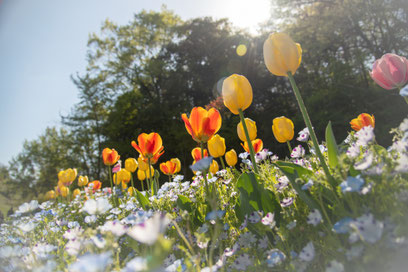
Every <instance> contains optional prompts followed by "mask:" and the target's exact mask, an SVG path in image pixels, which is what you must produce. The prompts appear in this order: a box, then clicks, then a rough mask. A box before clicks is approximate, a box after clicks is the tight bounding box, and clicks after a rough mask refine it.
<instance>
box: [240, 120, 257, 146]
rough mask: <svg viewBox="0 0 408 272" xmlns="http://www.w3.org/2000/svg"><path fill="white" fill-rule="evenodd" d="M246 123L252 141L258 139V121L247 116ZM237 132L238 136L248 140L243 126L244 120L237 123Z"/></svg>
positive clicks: (244, 140)
mask: <svg viewBox="0 0 408 272" xmlns="http://www.w3.org/2000/svg"><path fill="white" fill-rule="evenodd" d="M245 124H246V126H247V129H248V134H249V139H250V140H251V141H253V140H255V139H256V135H257V128H256V123H255V121H253V120H251V119H249V118H245ZM237 133H238V137H239V139H240V140H241V141H243V142H246V140H247V139H246V137H245V131H244V128H243V127H242V122H239V124H238V125H237Z"/></svg>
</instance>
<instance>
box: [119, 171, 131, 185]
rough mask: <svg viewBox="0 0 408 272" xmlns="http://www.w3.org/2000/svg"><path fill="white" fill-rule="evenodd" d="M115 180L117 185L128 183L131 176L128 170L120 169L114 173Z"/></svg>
mask: <svg viewBox="0 0 408 272" xmlns="http://www.w3.org/2000/svg"><path fill="white" fill-rule="evenodd" d="M116 178H117V185H119V184H120V183H121V182H125V183H128V182H129V181H130V178H131V174H130V172H129V171H128V170H126V169H124V168H122V169H120V170H119V171H118V172H117V173H116Z"/></svg>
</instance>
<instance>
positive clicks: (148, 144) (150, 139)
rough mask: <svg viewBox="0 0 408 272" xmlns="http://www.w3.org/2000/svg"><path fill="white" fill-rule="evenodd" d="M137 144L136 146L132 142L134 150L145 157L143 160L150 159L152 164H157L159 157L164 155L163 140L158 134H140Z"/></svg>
mask: <svg viewBox="0 0 408 272" xmlns="http://www.w3.org/2000/svg"><path fill="white" fill-rule="evenodd" d="M137 142H138V144H136V142H135V141H132V146H133V147H134V149H136V150H137V152H139V153H140V155H142V156H143V159H150V162H151V163H152V164H153V161H154V162H157V160H158V159H159V157H160V156H161V155H163V153H164V151H163V149H164V147H163V142H162V138H161V137H160V135H159V134H158V133H156V132H152V133H150V134H146V133H142V134H140V135H139V136H138V137H137Z"/></svg>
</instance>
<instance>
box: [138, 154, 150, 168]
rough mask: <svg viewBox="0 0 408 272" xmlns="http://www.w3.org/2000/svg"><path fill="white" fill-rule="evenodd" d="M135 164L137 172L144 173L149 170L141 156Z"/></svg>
mask: <svg viewBox="0 0 408 272" xmlns="http://www.w3.org/2000/svg"><path fill="white" fill-rule="evenodd" d="M137 164H138V167H139V170H141V171H146V170H147V169H149V164H148V163H147V162H145V161H144V160H143V158H142V157H141V156H140V157H139V158H138V159H137Z"/></svg>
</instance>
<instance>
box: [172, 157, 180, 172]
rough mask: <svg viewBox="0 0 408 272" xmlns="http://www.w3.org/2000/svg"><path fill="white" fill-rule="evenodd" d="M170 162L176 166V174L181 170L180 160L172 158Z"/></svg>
mask: <svg viewBox="0 0 408 272" xmlns="http://www.w3.org/2000/svg"><path fill="white" fill-rule="evenodd" d="M171 161H172V162H174V163H175V164H176V165H177V168H176V173H178V172H180V170H181V162H180V160H179V159H178V158H172V159H171Z"/></svg>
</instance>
